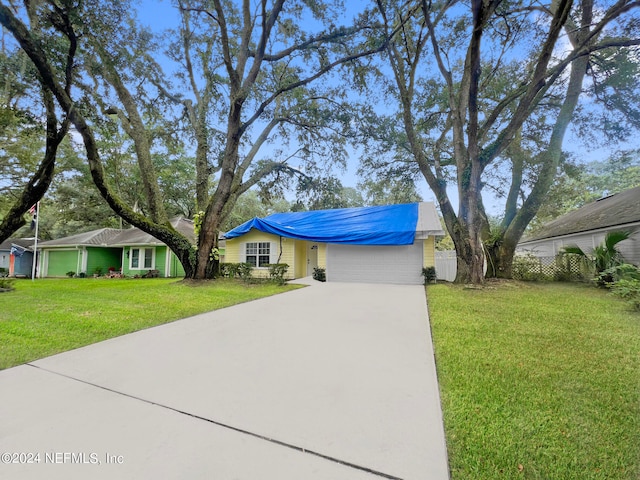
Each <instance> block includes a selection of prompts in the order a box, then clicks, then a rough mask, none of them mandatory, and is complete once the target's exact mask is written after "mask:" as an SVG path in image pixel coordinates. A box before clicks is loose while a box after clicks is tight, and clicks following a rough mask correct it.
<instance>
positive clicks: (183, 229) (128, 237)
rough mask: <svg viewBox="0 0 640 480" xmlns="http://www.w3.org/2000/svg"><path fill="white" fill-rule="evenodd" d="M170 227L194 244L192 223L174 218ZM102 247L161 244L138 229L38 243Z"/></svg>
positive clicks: (104, 230) (96, 232)
mask: <svg viewBox="0 0 640 480" xmlns="http://www.w3.org/2000/svg"><path fill="white" fill-rule="evenodd" d="M171 225H172V226H173V228H175V229H176V230H177V231H179V232H180V233H182V234H183V235H184V236H186V237H187V238H188V239H189V241H191V242H192V243H194V242H195V234H194V231H193V221H191V220H187V219H186V218H183V217H176V218H173V219H172V220H171ZM80 245H82V246H102V247H123V246H127V245H163V242H161V241H160V240H158V239H156V238H154V237H153V236H151V235H149V234H148V233H145V232H143V231H142V230H140V229H139V228H135V227H132V228H129V229H127V230H119V229H117V228H100V229H98V230H92V231H90V232H85V233H78V234H76V235H71V236H69V237H64V238H59V239H57V240H48V241H46V242H40V243H39V244H38V246H42V247H69V246H80Z"/></svg>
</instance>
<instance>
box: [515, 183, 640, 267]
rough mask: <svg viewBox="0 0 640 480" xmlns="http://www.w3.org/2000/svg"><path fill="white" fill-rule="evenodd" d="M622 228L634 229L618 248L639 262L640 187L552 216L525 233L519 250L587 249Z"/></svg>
mask: <svg viewBox="0 0 640 480" xmlns="http://www.w3.org/2000/svg"><path fill="white" fill-rule="evenodd" d="M621 230H626V231H630V232H632V236H631V238H629V239H627V240H625V241H623V242H620V243H619V244H618V245H617V248H618V249H619V250H620V252H621V253H622V255H623V256H624V258H625V260H626V261H627V262H629V263H633V264H634V265H640V236H639V234H638V232H639V231H640V187H636V188H631V189H629V190H625V191H624V192H620V193H616V194H614V195H610V196H608V197H603V198H601V199H599V200H596V201H595V202H592V203H589V204H587V205H585V206H583V207H581V208H578V209H577V210H574V211H572V212H569V213H567V214H565V215H562V216H561V217H558V218H556V219H555V220H552V221H551V222H549V223H547V224H545V225H543V226H542V228H540V229H539V230H538V231H536V232H535V233H533V234H531V235H526V236H525V237H523V238H522V240H521V241H520V243H519V244H518V247H517V250H516V253H519V254H526V253H530V254H532V255H534V256H536V257H539V258H543V257H549V258H553V257H555V256H556V255H557V254H558V253H560V252H561V251H562V249H563V248H564V247H566V246H569V245H577V246H578V247H580V248H581V249H582V250H583V251H585V252H587V253H588V252H590V251H592V250H593V249H594V248H595V247H596V246H598V245H600V244H601V243H602V242H603V240H604V238H605V236H606V234H607V233H609V232H615V231H621Z"/></svg>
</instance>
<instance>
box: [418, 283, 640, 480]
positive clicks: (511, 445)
mask: <svg viewBox="0 0 640 480" xmlns="http://www.w3.org/2000/svg"><path fill="white" fill-rule="evenodd" d="M427 295H428V299H429V311H430V315H431V324H432V332H433V338H434V344H435V353H436V364H437V370H438V379H439V382H440V389H441V398H442V405H443V411H444V421H445V430H446V435H447V444H448V450H449V464H450V468H451V477H452V480H474V479H478V480H486V479H503V478H504V479H507V478H508V479H511V478H514V479H520V478H522V479H561V480H570V479H580V480H587V479H609V480H610V479H629V480H631V479H634V480H635V479H638V478H640V315H639V314H638V313H634V312H631V311H629V307H628V306H627V305H626V304H625V303H624V302H622V301H619V300H618V299H616V298H614V297H612V296H611V295H609V294H607V292H605V291H602V290H598V289H595V288H592V287H588V286H583V285H573V284H558V283H550V284H522V283H503V284H500V285H498V286H496V287H494V288H485V289H481V290H470V289H463V288H462V287H458V286H447V285H434V286H429V287H428V290H427Z"/></svg>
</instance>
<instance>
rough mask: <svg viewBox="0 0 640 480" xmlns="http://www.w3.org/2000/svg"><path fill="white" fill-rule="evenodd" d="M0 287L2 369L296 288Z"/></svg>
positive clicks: (127, 283)
mask: <svg viewBox="0 0 640 480" xmlns="http://www.w3.org/2000/svg"><path fill="white" fill-rule="evenodd" d="M14 285H15V286H16V289H15V291H12V292H8V293H0V369H3V368H8V367H12V366H14V365H20V364H22V363H26V362H29V361H31V360H35V359H38V358H43V357H46V356H49V355H53V354H55V353H59V352H63V351H66V350H71V349H74V348H78V347H81V346H84V345H88V344H90V343H95V342H99V341H101V340H105V339H107V338H111V337H116V336H119V335H124V334H125V333H130V332H133V331H136V330H141V329H143V328H147V327H152V326H154V325H160V324H162V323H167V322H171V321H173V320H177V319H180V318H184V317H188V316H191V315H195V314H198V313H202V312H207V311H211V310H216V309H219V308H224V307H228V306H230V305H235V304H237V303H242V302H247V301H249V300H254V299H257V298H261V297H266V296H269V295H274V294H276V293H281V292H285V291H287V290H291V289H294V288H298V287H299V286H297V285H294V286H284V287H280V286H277V285H274V284H255V285H254V284H251V285H246V284H244V283H237V282H234V281H229V280H218V281H215V282H203V283H191V284H190V283H186V282H181V281H176V280H175V279H157V278H154V279H103V278H97V279H95V278H86V279H57V280H54V279H41V280H36V281H35V282H32V281H31V280H19V281H16V282H15V284H14Z"/></svg>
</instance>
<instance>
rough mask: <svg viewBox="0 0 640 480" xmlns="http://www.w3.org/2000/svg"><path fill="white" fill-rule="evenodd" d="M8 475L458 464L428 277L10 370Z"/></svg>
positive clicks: (235, 310) (273, 474) (234, 474)
mask: <svg viewBox="0 0 640 480" xmlns="http://www.w3.org/2000/svg"><path fill="white" fill-rule="evenodd" d="M0 454H1V460H2V463H0V478H11V479H48V480H51V479H65V480H70V479H83V480H84V479H89V478H90V479H115V478H117V479H135V480H141V479H154V480H155V479H216V480H226V479H229V480H231V479H242V480H244V479H246V480H263V479H264V480H269V479H273V480H289V479H291V480H293V479H295V480H303V479H304V480H308V479H329V480H341V479H345V480H346V479H354V480H357V479H363V480H364V479H380V478H389V479H406V480H409V479H429V480H439V479H447V478H448V468H447V456H446V447H445V440H444V432H443V425H442V415H441V410H440V401H439V395H438V386H437V379H436V372H435V365H434V357H433V348H432V344H431V335H430V330H429V323H428V317H427V308H426V300H425V294H424V288H422V287H420V286H400V285H363V284H345V283H323V284H321V283H317V282H313V284H312V285H311V286H309V287H306V288H303V289H300V290H296V291H292V292H287V293H284V294H281V295H277V296H274V297H269V298H265V299H261V300H256V301H253V302H249V303H245V304H241V305H237V306H234V307H230V308H226V309H223V310H218V311H215V312H211V313H206V314H202V315H198V316H195V317H191V318H187V319H184V320H180V321H177V322H174V323H171V324H167V325H163V326H159V327H155V328H151V329H148V330H144V331H141V332H136V333H133V334H130V335H126V336H123V337H119V338H115V339H112V340H108V341H105V342H101V343H98V344H95V345H91V346H88V347H85V348H81V349H78V350H74V351H71V352H67V353H63V354H60V355H56V356H53V357H49V358H45V359H43V360H39V361H35V362H32V363H30V364H27V365H22V366H19V367H16V368H11V369H8V370H4V371H2V372H0Z"/></svg>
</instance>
